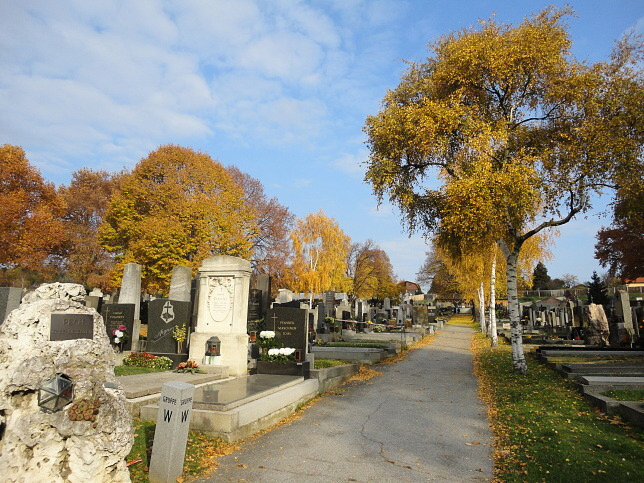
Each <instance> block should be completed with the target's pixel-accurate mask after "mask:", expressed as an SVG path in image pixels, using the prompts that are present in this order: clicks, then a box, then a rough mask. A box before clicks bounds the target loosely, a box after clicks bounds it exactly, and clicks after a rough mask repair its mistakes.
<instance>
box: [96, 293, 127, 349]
mask: <svg viewBox="0 0 644 483" xmlns="http://www.w3.org/2000/svg"><path fill="white" fill-rule="evenodd" d="M102 313H103V320H104V321H105V330H106V331H107V336H108V337H109V338H110V342H114V334H113V332H114V330H115V329H118V327H119V325H124V326H125V335H126V341H125V343H124V344H123V350H124V351H129V350H132V330H133V328H134V304H105V305H103V312H102Z"/></svg>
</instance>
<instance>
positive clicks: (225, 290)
mask: <svg viewBox="0 0 644 483" xmlns="http://www.w3.org/2000/svg"><path fill="white" fill-rule="evenodd" d="M231 285H232V280H231V279H225V278H219V279H215V280H214V281H213V286H212V287H211V289H210V298H209V301H208V302H209V304H208V305H209V306H210V315H211V316H212V318H213V319H214V320H215V322H223V321H224V320H226V318H227V317H228V314H229V313H230V309H231V307H232V304H233V300H232V294H231V291H232V287H231Z"/></svg>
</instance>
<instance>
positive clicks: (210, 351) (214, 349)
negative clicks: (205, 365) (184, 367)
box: [206, 337, 221, 357]
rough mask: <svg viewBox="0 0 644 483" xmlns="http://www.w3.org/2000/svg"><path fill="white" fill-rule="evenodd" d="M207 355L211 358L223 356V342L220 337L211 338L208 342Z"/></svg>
mask: <svg viewBox="0 0 644 483" xmlns="http://www.w3.org/2000/svg"><path fill="white" fill-rule="evenodd" d="M206 355H207V356H209V357H214V356H219V355H221V341H220V340H219V337H211V338H210V339H208V341H207V342H206Z"/></svg>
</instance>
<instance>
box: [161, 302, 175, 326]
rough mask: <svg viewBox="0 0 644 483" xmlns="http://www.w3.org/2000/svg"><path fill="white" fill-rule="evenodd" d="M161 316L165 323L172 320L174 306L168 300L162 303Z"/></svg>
mask: <svg viewBox="0 0 644 483" xmlns="http://www.w3.org/2000/svg"><path fill="white" fill-rule="evenodd" d="M161 318H162V319H163V321H164V322H165V323H166V324H169V323H170V322H172V321H173V320H174V307H173V306H172V303H171V302H170V301H169V300H168V301H167V302H166V303H165V304H163V312H161Z"/></svg>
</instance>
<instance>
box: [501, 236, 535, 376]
mask: <svg viewBox="0 0 644 483" xmlns="http://www.w3.org/2000/svg"><path fill="white" fill-rule="evenodd" d="M500 247H501V250H503V254H504V255H505V261H506V265H507V268H506V277H507V279H508V310H509V312H510V333H511V337H510V341H511V343H512V365H513V367H514V371H515V372H522V373H526V372H528V364H527V363H526V360H525V354H524V353H523V334H522V331H521V324H520V323H519V293H518V289H517V260H518V258H519V249H520V247H513V250H510V249H509V248H508V246H507V245H506V244H505V242H503V241H501V242H500Z"/></svg>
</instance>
